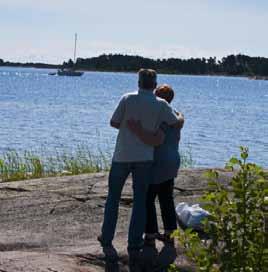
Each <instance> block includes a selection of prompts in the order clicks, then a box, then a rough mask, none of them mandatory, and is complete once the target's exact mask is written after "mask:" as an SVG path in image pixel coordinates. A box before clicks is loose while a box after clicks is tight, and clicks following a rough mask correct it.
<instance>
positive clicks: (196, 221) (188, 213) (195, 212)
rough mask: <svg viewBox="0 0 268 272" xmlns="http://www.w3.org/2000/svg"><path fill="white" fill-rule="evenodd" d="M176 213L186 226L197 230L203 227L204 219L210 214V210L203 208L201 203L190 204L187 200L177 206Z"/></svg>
mask: <svg viewBox="0 0 268 272" xmlns="http://www.w3.org/2000/svg"><path fill="white" fill-rule="evenodd" d="M176 213H177V216H178V218H179V220H180V221H181V222H182V223H183V224H184V226H185V227H187V228H192V229H196V230H202V229H203V225H202V220H203V219H204V218H206V217H208V215H209V212H208V211H206V210H204V209H202V208H201V207H200V206H199V204H194V205H188V204H187V203H185V202H181V203H179V204H178V205H177V206H176Z"/></svg>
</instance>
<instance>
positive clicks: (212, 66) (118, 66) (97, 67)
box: [0, 54, 268, 76]
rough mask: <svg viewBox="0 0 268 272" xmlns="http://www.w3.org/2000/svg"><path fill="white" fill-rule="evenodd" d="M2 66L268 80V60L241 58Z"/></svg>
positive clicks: (109, 57) (116, 57)
mask: <svg viewBox="0 0 268 272" xmlns="http://www.w3.org/2000/svg"><path fill="white" fill-rule="evenodd" d="M0 66H20V67H36V68H60V67H64V68H73V67H74V68H75V69H78V70H79V69H80V70H86V71H113V72H136V71H137V70H139V69H140V68H152V69H155V70H156V71H157V72H158V73H168V74H190V75H230V76H268V58H264V57H250V56H246V55H242V54H238V55H229V56H227V57H223V58H222V59H221V60H217V58H216V57H210V58H189V59H179V58H169V59H151V58H144V57H140V56H130V55H122V54H103V55H100V56H98V57H92V58H77V60H76V62H75V63H74V62H73V61H72V60H71V59H70V60H69V61H68V62H63V64H62V65H54V64H44V63H12V62H4V60H2V59H0Z"/></svg>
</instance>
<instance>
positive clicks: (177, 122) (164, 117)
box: [159, 101, 184, 129]
mask: <svg viewBox="0 0 268 272" xmlns="http://www.w3.org/2000/svg"><path fill="white" fill-rule="evenodd" d="M159 121H160V124H161V123H163V122H164V123H166V124H168V125H169V126H171V127H175V128H180V129H181V128H182V127H183V125H184V116H183V114H182V113H179V112H176V111H174V110H173V109H172V108H171V107H170V105H169V104H168V103H167V102H166V101H164V102H163V104H162V112H161V115H160V120H159Z"/></svg>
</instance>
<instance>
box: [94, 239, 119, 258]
mask: <svg viewBox="0 0 268 272" xmlns="http://www.w3.org/2000/svg"><path fill="white" fill-rule="evenodd" d="M97 240H98V241H99V242H100V244H101V246H102V251H103V253H104V255H105V259H106V260H107V261H109V262H117V261H118V259H119V257H118V253H117V251H116V249H115V248H114V246H113V245H112V243H109V244H107V243H105V242H104V240H103V238H102V235H99V236H98V237H97Z"/></svg>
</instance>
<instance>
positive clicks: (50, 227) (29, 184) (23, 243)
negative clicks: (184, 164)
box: [0, 169, 232, 272]
mask: <svg viewBox="0 0 268 272" xmlns="http://www.w3.org/2000/svg"><path fill="white" fill-rule="evenodd" d="M206 170H207V169H188V170H182V171H180V173H179V175H178V178H177V179H176V185H175V199H176V202H181V201H187V202H190V203H193V202H196V201H197V198H198V197H199V196H200V195H201V194H202V192H203V191H204V190H205V189H206V187H207V181H206V179H205V178H204V177H203V176H202V175H203V173H204V172H205V171H206ZM219 172H220V179H221V180H222V182H224V183H228V181H229V179H230V177H231V176H232V173H230V172H227V171H225V170H223V169H219ZM106 196H107V173H99V174H90V175H80V176H66V177H55V178H43V179H37V180H25V181H17V182H8V183H3V182H2V183H0V272H16V271H23V272H45V271H50V272H51V271H52V272H78V271H80V272H98V271H105V263H104V260H103V254H102V250H101V248H100V246H99V244H98V242H97V241H96V237H97V235H98V234H99V231H100V226H101V222H102V218H103V210H104V203H105V199H106ZM131 205H132V190H131V182H130V180H128V182H127V184H126V186H125V188H124V192H123V196H122V201H121V207H120V218H119V221H118V227H117V234H116V238H115V242H114V244H115V246H116V248H117V249H118V251H119V253H120V271H128V270H127V254H126V240H127V227H128V223H127V222H128V218H129V216H130V208H131ZM158 247H159V248H161V247H162V245H161V244H158ZM177 255H178V256H177V259H176V263H177V264H178V265H179V266H181V267H184V268H186V267H191V265H190V264H189V263H188V261H187V259H186V258H185V257H184V256H183V255H182V254H181V252H180V249H178V252H177Z"/></svg>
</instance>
